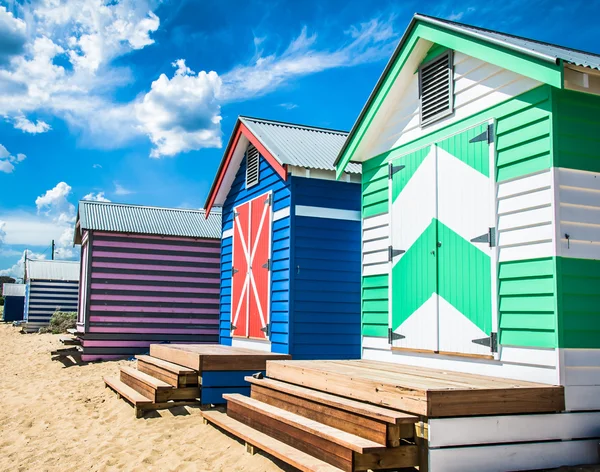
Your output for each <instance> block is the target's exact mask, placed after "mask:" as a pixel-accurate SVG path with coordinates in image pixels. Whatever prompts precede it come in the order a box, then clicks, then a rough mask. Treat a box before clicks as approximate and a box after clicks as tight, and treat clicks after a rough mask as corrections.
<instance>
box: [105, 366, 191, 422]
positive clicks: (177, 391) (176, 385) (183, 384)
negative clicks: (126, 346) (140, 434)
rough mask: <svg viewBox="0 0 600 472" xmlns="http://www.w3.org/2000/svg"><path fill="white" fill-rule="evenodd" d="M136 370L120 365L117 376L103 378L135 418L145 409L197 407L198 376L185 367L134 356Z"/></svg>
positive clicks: (141, 414) (142, 413) (140, 415)
mask: <svg viewBox="0 0 600 472" xmlns="http://www.w3.org/2000/svg"><path fill="white" fill-rule="evenodd" d="M135 357H136V358H137V369H134V368H132V367H127V366H123V367H121V368H120V373H119V377H118V378H117V377H105V378H104V383H105V385H106V386H107V387H110V388H111V389H112V390H114V391H115V392H116V393H117V395H118V396H119V397H122V398H125V399H126V400H127V401H129V402H130V403H131V404H132V405H133V406H134V408H135V414H136V417H137V418H140V417H142V416H143V415H144V412H145V411H147V410H161V409H166V408H173V407H176V406H186V405H199V404H200V403H199V401H198V398H199V397H200V387H199V385H198V373H197V372H196V371H195V370H193V369H190V368H188V367H184V366H180V365H178V364H174V363H172V362H168V361H165V360H162V359H158V358H156V357H152V356H145V355H138V356H135Z"/></svg>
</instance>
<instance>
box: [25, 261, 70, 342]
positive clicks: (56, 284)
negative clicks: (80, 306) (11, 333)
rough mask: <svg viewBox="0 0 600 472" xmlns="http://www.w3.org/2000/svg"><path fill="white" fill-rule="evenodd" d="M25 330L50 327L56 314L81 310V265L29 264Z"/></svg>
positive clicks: (26, 281) (37, 262)
mask: <svg viewBox="0 0 600 472" xmlns="http://www.w3.org/2000/svg"><path fill="white" fill-rule="evenodd" d="M25 285H26V287H25V321H27V325H26V326H25V331H27V332H35V331H37V330H39V329H40V328H43V327H45V326H48V323H49V322H50V318H51V317H52V315H53V314H54V312H56V311H67V312H75V311H77V296H78V286H79V262H70V261H27V274H26V279H25Z"/></svg>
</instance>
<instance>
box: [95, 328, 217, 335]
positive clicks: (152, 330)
mask: <svg viewBox="0 0 600 472" xmlns="http://www.w3.org/2000/svg"><path fill="white" fill-rule="evenodd" d="M90 333H123V334H127V333H137V334H145V333H149V334H153V333H156V334H159V333H164V334H216V333H218V329H216V328H215V329H186V328H180V329H176V328H175V329H174V328H167V329H164V328H104V327H98V326H94V327H92V328H90Z"/></svg>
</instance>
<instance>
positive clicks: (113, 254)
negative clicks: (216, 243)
mask: <svg viewBox="0 0 600 472" xmlns="http://www.w3.org/2000/svg"><path fill="white" fill-rule="evenodd" d="M93 257H113V258H115V259H141V260H145V261H173V262H209V263H210V262H214V263H218V262H219V259H217V258H215V257H193V256H164V255H159V254H135V253H126V252H106V251H94V252H93Z"/></svg>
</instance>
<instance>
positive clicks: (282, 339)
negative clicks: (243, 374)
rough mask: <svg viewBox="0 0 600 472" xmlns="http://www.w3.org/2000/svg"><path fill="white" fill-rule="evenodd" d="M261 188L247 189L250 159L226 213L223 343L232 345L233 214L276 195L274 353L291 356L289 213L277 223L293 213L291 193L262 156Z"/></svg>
mask: <svg viewBox="0 0 600 472" xmlns="http://www.w3.org/2000/svg"><path fill="white" fill-rule="evenodd" d="M259 169H260V171H259V182H258V184H256V185H254V186H253V187H250V188H249V189H247V188H246V157H244V158H243V159H242V162H241V164H240V167H239V169H238V171H237V173H236V176H235V178H234V180H233V183H232V185H231V189H230V190H229V193H228V195H227V198H226V199H225V202H224V204H223V211H222V224H223V235H224V236H226V235H227V236H226V237H223V239H222V242H221V268H220V274H221V293H220V325H219V328H220V329H219V342H220V343H221V344H225V345H231V344H232V342H233V341H232V337H231V329H230V325H231V306H232V305H231V264H232V244H233V238H232V231H231V230H232V229H233V210H234V208H235V207H237V206H238V205H240V204H242V203H244V202H247V201H249V200H252V199H253V198H256V197H258V196H260V195H263V194H265V193H266V192H269V191H271V192H273V213H274V220H275V221H273V230H272V246H271V248H272V272H271V297H270V319H271V340H270V344H271V346H270V350H271V351H272V352H277V353H282V354H288V353H289V329H290V328H289V311H290V224H291V218H290V216H289V213H287V216H284V217H283V218H279V219H277V212H278V211H281V210H284V209H286V208H287V209H289V207H290V202H291V191H290V185H289V183H288V182H285V181H284V180H283V179H282V178H281V177H280V176H279V175H278V174H277V172H276V171H275V170H274V169H273V168H272V167H271V165H270V164H269V163H268V162H267V161H266V159H264V157H263V156H260V167H259ZM267 342H268V341H267Z"/></svg>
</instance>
